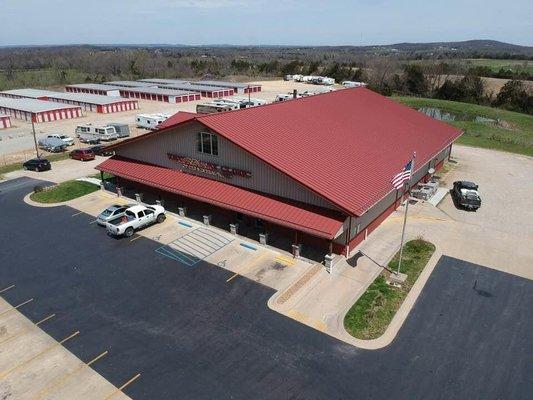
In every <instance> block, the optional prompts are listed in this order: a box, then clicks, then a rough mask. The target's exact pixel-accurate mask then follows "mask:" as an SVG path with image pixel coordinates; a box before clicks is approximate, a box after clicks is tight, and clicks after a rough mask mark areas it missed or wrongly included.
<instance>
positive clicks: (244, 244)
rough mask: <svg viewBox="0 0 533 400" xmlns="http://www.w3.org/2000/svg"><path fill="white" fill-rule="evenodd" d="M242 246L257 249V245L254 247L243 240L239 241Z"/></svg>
mask: <svg viewBox="0 0 533 400" xmlns="http://www.w3.org/2000/svg"><path fill="white" fill-rule="evenodd" d="M240 244H241V246H242V247H246V248H247V249H250V250H254V251H255V250H257V247H254V246H252V245H251V244H248V243H245V242H241V243H240Z"/></svg>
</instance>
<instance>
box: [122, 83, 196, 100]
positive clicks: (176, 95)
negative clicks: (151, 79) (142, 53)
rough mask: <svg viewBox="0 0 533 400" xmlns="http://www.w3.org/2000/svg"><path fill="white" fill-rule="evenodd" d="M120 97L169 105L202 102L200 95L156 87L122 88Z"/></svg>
mask: <svg viewBox="0 0 533 400" xmlns="http://www.w3.org/2000/svg"><path fill="white" fill-rule="evenodd" d="M120 95H121V96H122V97H127V98H134V99H143V100H154V101H165V102H167V103H185V102H187V101H194V100H200V97H201V96H200V93H195V92H189V91H183V90H171V89H161V88H155V87H146V88H133V87H132V88H126V87H122V88H120Z"/></svg>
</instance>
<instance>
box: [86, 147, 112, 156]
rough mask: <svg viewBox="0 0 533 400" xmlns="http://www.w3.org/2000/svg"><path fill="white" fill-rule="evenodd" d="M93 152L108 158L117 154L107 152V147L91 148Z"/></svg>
mask: <svg viewBox="0 0 533 400" xmlns="http://www.w3.org/2000/svg"><path fill="white" fill-rule="evenodd" d="M91 150H92V151H93V153H94V154H96V155H97V156H104V157H108V156H112V155H113V154H115V152H114V151H110V150H107V149H106V147H105V146H93V147H91Z"/></svg>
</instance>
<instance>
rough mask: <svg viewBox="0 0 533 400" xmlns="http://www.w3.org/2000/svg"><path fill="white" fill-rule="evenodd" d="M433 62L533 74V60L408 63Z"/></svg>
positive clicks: (453, 60)
mask: <svg viewBox="0 0 533 400" xmlns="http://www.w3.org/2000/svg"><path fill="white" fill-rule="evenodd" d="M435 62H443V63H447V64H450V65H459V66H462V67H464V68H470V67H488V68H490V70H491V71H492V72H498V71H499V70H500V69H501V68H503V69H504V70H511V71H513V72H526V73H528V74H533V61H529V60H496V59H490V58H453V59H443V60H410V61H409V63H414V64H420V65H426V64H433V63H435Z"/></svg>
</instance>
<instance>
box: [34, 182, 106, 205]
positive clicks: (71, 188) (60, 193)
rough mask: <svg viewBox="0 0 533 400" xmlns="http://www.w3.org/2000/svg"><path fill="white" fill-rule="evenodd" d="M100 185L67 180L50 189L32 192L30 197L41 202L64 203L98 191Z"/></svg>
mask: <svg viewBox="0 0 533 400" xmlns="http://www.w3.org/2000/svg"><path fill="white" fill-rule="evenodd" d="M99 189H100V186H98V185H95V184H92V183H89V182H84V181H66V182H63V183H60V184H59V185H57V186H53V187H52V188H50V189H45V190H42V191H38V192H35V193H32V195H31V196H30V198H31V199H32V200H33V201H37V202H39V203H62V202H64V201H69V200H72V199H76V198H78V197H81V196H85V195H86V194H89V193H92V192H96V191H97V190H99Z"/></svg>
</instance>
